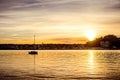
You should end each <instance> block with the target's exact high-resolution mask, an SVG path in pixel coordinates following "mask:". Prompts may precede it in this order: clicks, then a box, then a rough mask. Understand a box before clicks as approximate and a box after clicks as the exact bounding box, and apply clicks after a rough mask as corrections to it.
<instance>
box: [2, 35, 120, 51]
mask: <svg viewBox="0 0 120 80" xmlns="http://www.w3.org/2000/svg"><path fill="white" fill-rule="evenodd" d="M33 49H37V50H80V49H81V50H82V49H120V38H119V37H117V36H115V35H106V36H104V37H100V38H96V39H95V40H93V41H88V42H87V43H86V44H35V45H33V44H0V50H33Z"/></svg>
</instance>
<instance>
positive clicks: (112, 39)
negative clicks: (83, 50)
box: [86, 35, 120, 49]
mask: <svg viewBox="0 0 120 80" xmlns="http://www.w3.org/2000/svg"><path fill="white" fill-rule="evenodd" d="M86 47H101V48H105V49H120V38H119V37H117V36H116V35H106V36H104V37H100V38H96V39H95V40H93V41H89V42H87V43H86Z"/></svg>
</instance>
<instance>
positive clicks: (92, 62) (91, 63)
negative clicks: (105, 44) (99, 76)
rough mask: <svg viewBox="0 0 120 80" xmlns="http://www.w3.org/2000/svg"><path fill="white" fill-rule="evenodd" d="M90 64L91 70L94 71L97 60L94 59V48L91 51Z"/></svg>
mask: <svg viewBox="0 0 120 80" xmlns="http://www.w3.org/2000/svg"><path fill="white" fill-rule="evenodd" d="M88 65H89V70H90V72H91V73H93V72H94V70H95V61H94V52H93V51H92V50H90V51H89V59H88Z"/></svg>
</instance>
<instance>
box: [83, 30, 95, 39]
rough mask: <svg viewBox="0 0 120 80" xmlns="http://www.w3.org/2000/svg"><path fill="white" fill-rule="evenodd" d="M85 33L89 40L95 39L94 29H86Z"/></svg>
mask: <svg viewBox="0 0 120 80" xmlns="http://www.w3.org/2000/svg"><path fill="white" fill-rule="evenodd" d="M85 35H86V37H87V38H88V39H89V40H90V41H92V40H94V39H95V36H96V33H95V31H94V30H88V31H86V33H85Z"/></svg>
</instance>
